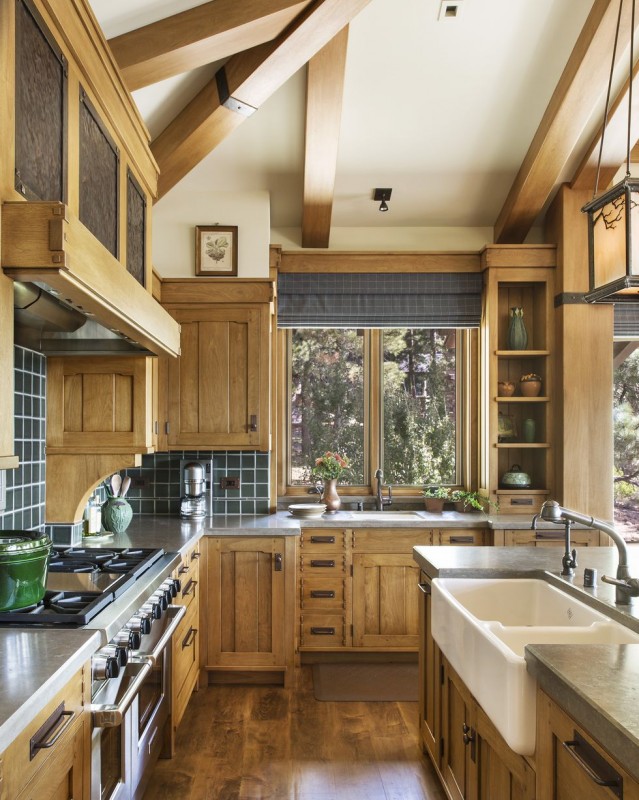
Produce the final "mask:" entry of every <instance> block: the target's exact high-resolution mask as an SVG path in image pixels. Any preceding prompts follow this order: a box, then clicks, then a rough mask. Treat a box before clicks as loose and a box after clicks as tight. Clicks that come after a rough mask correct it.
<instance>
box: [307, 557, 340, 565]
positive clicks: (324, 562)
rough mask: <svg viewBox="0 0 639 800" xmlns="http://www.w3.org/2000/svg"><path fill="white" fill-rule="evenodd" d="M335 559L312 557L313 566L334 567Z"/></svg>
mask: <svg viewBox="0 0 639 800" xmlns="http://www.w3.org/2000/svg"><path fill="white" fill-rule="evenodd" d="M334 566H335V561H334V560H328V561H327V560H325V559H322V558H312V559H311V567H334Z"/></svg>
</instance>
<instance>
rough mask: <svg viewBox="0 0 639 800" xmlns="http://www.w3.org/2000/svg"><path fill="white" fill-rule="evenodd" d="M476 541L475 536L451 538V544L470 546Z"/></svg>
mask: <svg viewBox="0 0 639 800" xmlns="http://www.w3.org/2000/svg"><path fill="white" fill-rule="evenodd" d="M474 541H475V537H474V536H451V537H450V543H451V544H469V543H472V542H474Z"/></svg>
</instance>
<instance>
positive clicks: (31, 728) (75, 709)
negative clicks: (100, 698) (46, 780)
mask: <svg viewBox="0 0 639 800" xmlns="http://www.w3.org/2000/svg"><path fill="white" fill-rule="evenodd" d="M82 684H83V681H82V671H81V670H80V671H79V672H77V673H76V674H75V675H74V676H73V677H72V678H71V680H70V681H69V683H68V684H67V685H66V686H65V687H64V689H63V690H62V691H61V692H59V693H58V694H57V695H56V696H55V697H54V699H53V700H51V702H50V703H48V704H47V705H46V706H45V708H44V709H43V710H42V711H41V712H40V713H39V714H38V715H37V716H36V717H35V718H34V719H33V720H32V721H31V722H30V723H29V724H28V725H27V727H26V728H25V729H24V730H23V731H22V733H20V734H19V735H18V736H17V737H16V739H15V740H14V742H12V744H11V745H10V746H9V747H8V748H7V749H6V750H5V752H4V754H3V756H2V761H3V762H4V770H3V772H4V778H3V780H2V782H1V783H0V798H2V800H12V798H14V797H18V794H19V793H20V790H21V788H22V787H23V786H26V784H27V783H28V782H29V781H30V780H31V779H32V778H33V777H34V775H35V774H36V772H38V770H39V769H40V768H41V767H42V766H43V765H47V769H48V767H49V766H50V764H52V763H54V761H53V760H54V759H58V758H59V757H60V756H61V754H62V753H63V752H65V753H66V746H67V743H68V742H69V741H70V740H72V739H73V738H74V732H75V730H76V724H77V722H78V720H79V719H80V718H81V715H82V713H83V697H82ZM62 713H64V716H63V715H62ZM57 736H59V738H57V739H56V737H57ZM54 739H55V743H54V744H53V745H51V746H48V745H49V743H50V742H51V741H52V740H54ZM38 744H40V745H41V746H39V747H37V746H36V747H35V748H34V747H33V745H38ZM43 744H46V745H47V746H46V747H43V746H42V745H43Z"/></svg>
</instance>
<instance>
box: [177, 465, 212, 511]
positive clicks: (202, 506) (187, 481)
mask: <svg viewBox="0 0 639 800" xmlns="http://www.w3.org/2000/svg"><path fill="white" fill-rule="evenodd" d="M182 476H183V481H184V495H183V496H182V497H181V498H180V516H181V517H184V518H186V519H200V518H202V517H206V515H207V512H208V503H207V494H206V468H205V466H204V464H203V463H202V462H200V461H186V462H184V463H183V465H182Z"/></svg>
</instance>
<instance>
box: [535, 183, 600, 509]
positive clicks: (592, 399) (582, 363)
mask: <svg viewBox="0 0 639 800" xmlns="http://www.w3.org/2000/svg"><path fill="white" fill-rule="evenodd" d="M590 199H591V193H590V192H586V191H574V190H571V189H570V188H569V187H568V186H567V185H564V186H562V187H561V188H560V190H559V192H558V193H557V196H556V198H555V200H554V201H553V203H552V205H551V207H550V209H549V211H548V214H547V216H546V230H545V236H546V241H547V242H552V243H556V244H557V274H556V298H555V300H556V307H555V343H556V353H557V357H556V359H555V370H556V372H555V380H554V385H555V388H556V402H555V409H556V413H555V420H554V432H553V442H555V443H556V445H555V479H556V481H555V485H556V493H557V497H556V499H557V500H558V501H559V502H560V503H562V505H564V506H566V507H567V508H573V509H576V510H578V511H582V512H584V513H587V514H591V515H592V516H595V517H600V518H603V519H606V520H612V518H613V480H612V479H613V431H612V380H613V365H612V361H613V330H614V307H613V306H612V305H588V304H584V303H579V302H574V299H571V298H570V297H569V296H568V295H571V294H579V293H583V292H586V291H588V288H589V284H588V231H587V224H586V215H585V214H584V213H583V212H582V211H581V208H582V206H583V205H584V204H585V203H586V202H588V201H589V200H590ZM557 301H559V304H557Z"/></svg>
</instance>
